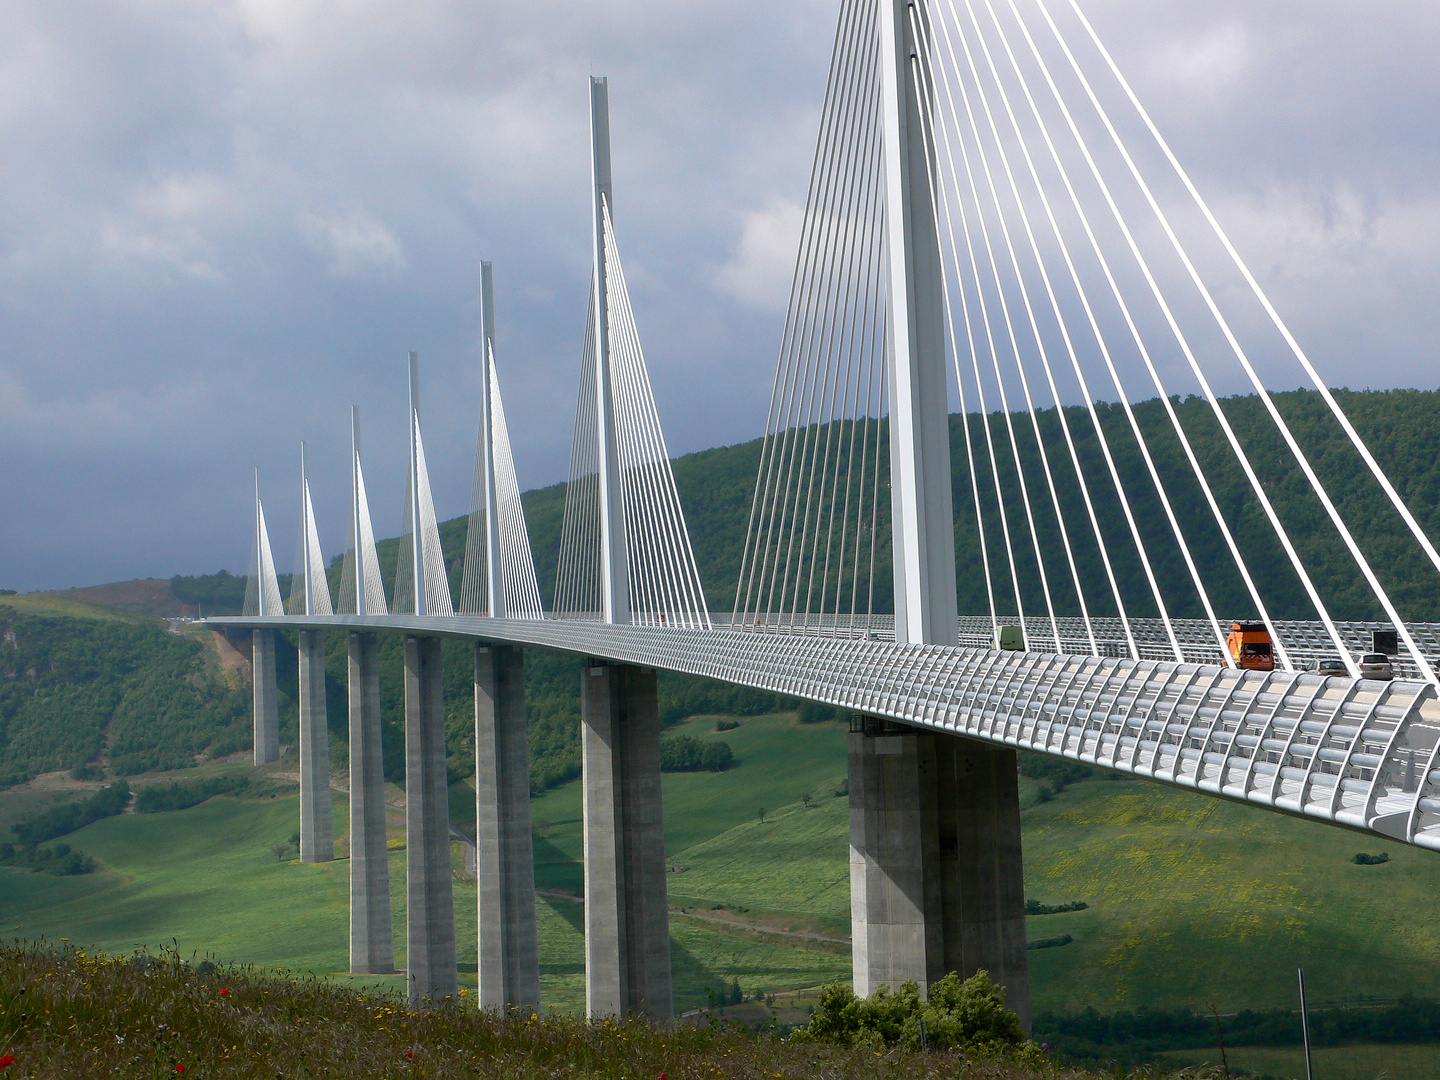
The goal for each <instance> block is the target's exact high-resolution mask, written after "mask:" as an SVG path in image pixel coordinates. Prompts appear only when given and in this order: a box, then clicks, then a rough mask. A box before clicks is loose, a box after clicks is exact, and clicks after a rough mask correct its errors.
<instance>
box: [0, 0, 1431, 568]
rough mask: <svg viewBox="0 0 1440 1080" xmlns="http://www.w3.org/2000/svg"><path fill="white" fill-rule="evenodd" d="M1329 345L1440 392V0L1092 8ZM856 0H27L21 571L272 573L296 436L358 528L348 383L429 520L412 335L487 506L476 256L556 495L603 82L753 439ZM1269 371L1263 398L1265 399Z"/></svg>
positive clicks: (461, 469)
mask: <svg viewBox="0 0 1440 1080" xmlns="http://www.w3.org/2000/svg"><path fill="white" fill-rule="evenodd" d="M1087 11H1090V12H1091V13H1092V15H1093V17H1094V19H1095V22H1096V25H1097V28H1098V29H1099V31H1100V33H1101V34H1102V35H1103V36H1104V37H1105V39H1106V41H1107V42H1108V43H1109V44H1110V45H1111V47H1112V48H1113V50H1114V51H1115V53H1116V56H1117V59H1118V60H1119V62H1120V63H1121V65H1122V66H1123V67H1124V68H1125V70H1126V71H1127V72H1128V73H1129V74H1130V75H1131V77H1132V78H1133V79H1134V81H1135V84H1136V87H1137V90H1138V92H1139V93H1140V94H1141V95H1142V97H1143V98H1144V100H1145V101H1146V102H1147V104H1148V105H1149V106H1150V108H1151V109H1152V111H1153V112H1154V114H1155V116H1156V118H1157V120H1158V121H1159V122H1160V123H1161V125H1162V126H1163V128H1164V130H1165V131H1166V132H1167V134H1168V135H1169V136H1170V137H1171V138H1172V140H1173V142H1174V144H1175V146H1176V148H1177V151H1179V152H1180V154H1181V156H1182V157H1183V159H1184V160H1185V161H1186V163H1187V164H1188V165H1189V166H1190V167H1191V168H1192V169H1193V171H1194V173H1195V175H1196V178H1197V181H1198V182H1199V183H1200V184H1201V186H1202V188H1203V189H1204V191H1205V192H1206V194H1207V195H1208V196H1210V197H1211V198H1212V199H1213V201H1214V204H1215V206H1216V209H1217V212H1218V213H1220V215H1221V217H1222V220H1224V221H1225V223H1226V225H1227V227H1228V228H1230V229H1231V230H1232V232H1233V233H1234V235H1235V237H1236V240H1237V243H1239V244H1240V246H1241V248H1242V250H1243V251H1244V253H1245V254H1246V256H1247V258H1249V259H1251V260H1252V263H1253V265H1254V266H1255V268H1256V270H1257V272H1258V273H1259V274H1260V275H1261V277H1262V280H1263V281H1264V283H1265V284H1266V286H1267V288H1270V289H1271V290H1272V294H1273V295H1274V297H1275V299H1276V301H1277V303H1278V304H1279V306H1280V307H1281V309H1282V311H1283V312H1284V313H1285V315H1286V317H1287V318H1288V319H1290V320H1291V322H1292V325H1293V326H1294V327H1295V329H1296V330H1297V332H1298V333H1299V334H1300V336H1301V339H1302V340H1303V341H1304V342H1305V343H1306V344H1307V346H1309V347H1311V348H1312V349H1313V352H1314V355H1315V357H1316V360H1317V363H1319V364H1320V366H1321V368H1322V370H1323V371H1325V372H1326V374H1327V375H1329V376H1330V377H1331V378H1332V379H1333V380H1334V381H1336V382H1339V383H1349V384H1351V385H1365V384H1369V385H1377V386H1378V385H1430V386H1433V385H1435V384H1436V378H1435V375H1434V371H1435V366H1434V360H1433V351H1432V347H1431V345H1430V343H1431V342H1432V341H1434V340H1436V338H1437V333H1440V325H1437V322H1440V313H1437V309H1436V306H1435V305H1434V304H1433V300H1432V297H1433V293H1434V287H1435V282H1436V270H1437V261H1440V179H1437V178H1440V170H1437V169H1436V161H1435V157H1436V153H1437V150H1436V148H1437V147H1440V138H1437V134H1440V132H1437V127H1440V123H1437V115H1440V109H1437V104H1440V102H1437V93H1440V91H1437V88H1436V86H1435V84H1434V79H1433V74H1432V69H1433V59H1432V58H1433V55H1434V53H1435V48H1436V45H1437V41H1440V10H1437V9H1436V7H1435V6H1434V5H1433V4H1432V3H1428V2H1409V3H1406V2H1394V3H1389V4H1386V5H1383V6H1375V5H1356V4H1353V3H1339V2H1330V3H1325V2H1315V0H1307V2H1306V3H1303V4H1302V3H1298V2H1295V3H1269V4H1264V5H1256V4H1254V3H1242V2H1239V0H1212V2H1210V3H1206V4H1197V3H1195V2H1193V0H1184V2H1181V0H1144V2H1141V0H1106V2H1103V3H1102V2H1099V0H1095V2H1092V3H1090V4H1088V5H1087ZM834 17H835V10H834V4H833V3H829V2H827V3H818V2H806V3H800V4H793V5H777V4H771V3H761V2H754V0H751V2H741V3H735V2H730V3H717V2H713V0H711V2H702V0H693V2H685V3H671V4H653V3H646V4H641V3H628V2H625V3H621V2H617V3H606V4H581V3H567V2H563V0H562V2H558V3H554V4H550V5H546V6H544V7H543V8H535V7H534V6H525V5H500V4H494V3H487V4H480V5H477V4H474V3H460V2H458V0H411V2H409V3H405V4H401V3H397V2H391V0H365V2H360V3H357V2H355V0H346V2H343V3H342V2H340V0H284V2H282V0H229V2H221V0H210V2H204V0H131V2H128V3H107V2H99V0H91V2H86V0H76V2H73V3H68V4H64V5H56V4H51V3H46V2H44V0H12V2H11V3H8V4H6V5H5V6H4V7H3V8H0V145H3V146H4V147H5V152H4V154H3V155H0V460H3V461H4V462H5V469H4V478H5V479H4V483H3V487H0V585H4V586H8V587H15V588H35V587H50V586H63V585H71V584H84V583H89V582H95V581H103V580H110V579H114V578H116V577H121V576H134V575H146V574H169V573H173V572H176V571H185V572H199V571H205V570H210V569H214V568H216V567H219V566H228V567H230V568H232V569H243V567H244V564H245V561H246V559H247V557H248V513H249V511H248V506H247V501H246V500H247V493H248V490H249V485H250V482H251V468H252V466H253V465H254V464H256V463H258V464H259V465H260V466H261V468H262V474H263V478H264V487H265V492H266V495H267V500H268V503H269V507H270V515H271V520H272V530H273V533H274V536H275V542H276V548H277V556H278V557H279V558H280V559H281V560H282V562H283V563H288V561H289V558H290V554H291V550H290V548H291V542H292V541H291V533H292V531H293V528H294V522H295V520H296V515H295V507H294V506H293V505H292V503H293V501H294V499H293V492H294V490H295V483H294V479H295V478H294V473H295V470H296V464H295V461H296V456H297V450H298V442H299V440H300V439H301V438H306V439H308V440H309V442H310V449H311V457H312V462H313V464H312V475H313V478H314V486H315V489H316V494H317V497H318V498H319V507H318V509H319V512H320V516H321V526H320V527H321V532H322V538H323V539H324V540H325V541H326V546H327V549H329V550H332V551H333V550H335V549H336V548H337V547H338V545H339V544H340V543H341V542H342V541H343V524H342V522H343V519H344V502H345V499H346V490H347V489H346V483H345V479H344V476H345V472H344V454H345V447H346V445H347V442H348V432H347V423H348V405H349V404H350V403H351V402H352V401H353V402H357V403H358V404H359V405H360V406H361V409H362V415H363V418H364V423H365V435H366V450H367V453H366V456H367V468H368V471H369V473H370V479H371V493H372V503H373V505H374V507H375V512H376V516H377V528H379V529H381V530H382V531H384V532H389V531H391V530H392V529H394V528H395V527H396V526H397V525H398V521H399V503H400V501H401V498H402V492H403V476H402V474H403V464H402V462H403V456H404V453H403V447H404V437H403V409H404V406H403V401H404V373H403V357H404V352H405V350H406V349H410V348H414V349H418V350H419V351H420V353H421V357H422V378H423V383H424V389H423V391H422V394H423V404H424V414H425V426H426V443H427V451H428V453H429V455H430V458H431V470H432V475H433V476H434V477H435V478H436V498H437V503H438V505H439V508H440V510H441V512H442V513H443V514H445V515H447V516H448V515H450V514H455V513H459V512H461V511H463V510H464V509H465V504H466V500H467V498H468V491H469V483H470V481H469V469H470V464H471V460H472V454H473V446H472V442H471V440H472V439H473V432H474V419H475V418H474V401H475V395H476V390H477V387H476V379H475V372H474V354H475V348H474V337H475V333H476V330H477V323H478V302H477V299H476V295H475V294H476V279H477V272H476V264H477V262H478V260H480V259H481V258H488V259H493V260H494V262H495V264H496V276H497V294H498V295H497V300H498V302H499V306H500V312H499V319H500V339H499V349H500V356H499V359H500V363H501V365H502V367H501V378H502V381H503V383H504V386H505V393H506V402H507V407H508V408H509V410H510V428H511V433H512V437H513V439H514V441H515V449H516V459H517V466H518V468H519V472H520V479H521V482H522V484H523V485H525V486H532V485H536V484H542V483H549V482H553V481H555V480H558V479H560V478H562V477H563V475H564V471H565V466H566V459H567V456H568V448H569V439H570V422H571V416H570V413H571V409H572V408H573V400H574V384H575V379H576V374H577V367H578V359H579V357H578V351H579V339H580V335H581V331H582V329H583V320H584V294H585V287H586V279H587V275H588V261H589V236H588V232H587V229H588V216H587V202H586V200H587V194H586V192H587V184H586V180H587V172H588V130H587V116H586V95H585V77H586V75H587V74H589V73H592V72H593V73H596V74H606V75H609V76H610V79H611V97H612V109H613V113H614V142H615V165H616V223H617V228H618V231H619V238H620V243H621V247H622V251H623V254H624V256H625V258H626V269H627V273H628V275H629V280H630V284H631V290H632V297H633V299H634V302H635V306H636V312H637V318H638V319H639V322H640V329H641V333H642V335H643V336H644V339H645V344H646V349H647V354H648V358H649V361H650V366H651V371H652V376H653V378H654V381H655V386H656V396H657V399H658V402H659V405H660V409H661V415H662V419H663V420H664V421H665V423H666V426H667V435H668V436H669V439H670V445H671V449H672V451H674V452H685V451H689V450H694V449H699V448H702V447H705V446H709V445H713V444H716V443H719V442H726V441H735V440H739V439H744V438H749V437H753V436H754V435H756V434H758V432H759V431H760V429H761V427H762V426H763V422H764V407H765V403H766V401H767V400H768V391H769V381H770V377H771V373H772V365H773V363H774V352H775V349H776V346H777V344H778V335H779V331H780V320H781V318H782V315H783V306H784V300H785V296H784V292H785V289H786V288H787V286H788V274H789V268H788V265H787V262H786V259H787V256H786V245H787V243H788V242H790V239H791V237H793V235H794V230H795V228H796V223H797V221H798V210H797V208H798V206H799V205H800V204H801V203H803V199H804V190H805V183H806V179H807V176H808V170H809V159H810V154H811V149H812V145H813V140H814V128H815V123H816V120H817V117H818V113H819V104H820V96H821V92H822V90H823V83H824V77H825V69H826V63H827V61H828V57H829V50H830V43H831V38H832V35H833V23H834ZM1236 388H1238V387H1230V388H1229V389H1236Z"/></svg>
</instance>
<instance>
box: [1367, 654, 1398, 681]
mask: <svg viewBox="0 0 1440 1080" xmlns="http://www.w3.org/2000/svg"><path fill="white" fill-rule="evenodd" d="M1360 677H1361V678H1362V679H1380V680H1382V681H1384V682H1389V681H1390V680H1391V679H1393V678H1395V668H1394V667H1392V666H1391V664H1390V657H1388V656H1386V655H1385V654H1384V653H1378V652H1367V653H1365V654H1364V655H1363V656H1361V657H1360Z"/></svg>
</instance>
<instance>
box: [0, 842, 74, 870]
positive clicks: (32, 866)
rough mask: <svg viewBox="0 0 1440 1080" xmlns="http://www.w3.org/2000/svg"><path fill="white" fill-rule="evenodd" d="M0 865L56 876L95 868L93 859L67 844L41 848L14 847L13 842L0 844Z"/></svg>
mask: <svg viewBox="0 0 1440 1080" xmlns="http://www.w3.org/2000/svg"><path fill="white" fill-rule="evenodd" d="M0 865H5V866H20V867H24V868H25V869H27V870H33V871H35V872H36V873H40V872H42V871H43V872H44V873H47V874H54V875H55V876H56V877H69V876H70V875H72V874H89V873H93V872H94V871H95V870H96V869H97V866H96V863H95V860H94V859H92V858H91V857H90V856H89V855H86V854H85V853H84V852H83V851H78V850H76V849H75V848H72V847H71V846H70V845H69V844H56V845H54V846H53V847H42V848H33V847H32V848H16V847H15V846H14V845H13V844H0Z"/></svg>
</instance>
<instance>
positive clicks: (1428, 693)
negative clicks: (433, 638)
mask: <svg viewBox="0 0 1440 1080" xmlns="http://www.w3.org/2000/svg"><path fill="white" fill-rule="evenodd" d="M206 622H207V623H209V624H212V625H230V626H245V627H274V628H277V629H280V628H287V629H299V628H301V627H317V628H319V627H326V628H335V629H352V630H372V631H390V632H409V633H421V634H434V635H442V636H451V637H464V638H472V639H482V640H488V641H500V642H508V643H512V644H517V645H534V646H542V647H545V648H552V649H560V650H563V651H566V652H572V653H580V654H583V655H586V656H593V657H600V658H604V659H607V660H614V661H618V662H622V663H628V664H638V665H641V666H645V667H654V668H659V669H663V670H666V671H676V672H682V673H686V674H691V675H703V676H706V677H708V678H713V679H720V680H722V681H724V682H729V683H734V684H736V685H740V686H749V687H754V688H756V689H762V690H770V691H775V692H778V693H782V694H788V695H791V696H794V697H797V698H804V699H807V700H810V701H816V702H821V703H824V704H829V705H836V706H840V707H842V708H846V709H852V710H855V711H857V712H863V713H866V714H869V715H873V716H879V717H885V718H887V719H891V720H895V721H898V722H900V723H904V724H911V725H914V726H917V727H927V728H933V729H935V730H938V731H945V732H949V733H951V734H956V735H964V736H967V737H969V738H974V739H981V740H984V741H987V742H993V743H999V744H1003V745H1007V746H1015V747H1019V748H1023V749H1026V750H1034V751H1037V752H1040V753H1045V754H1051V755H1054V756H1057V757H1065V758H1072V759H1074V760H1077V761H1084V762H1089V763H1093V764H1097V765H1103V766H1105V767H1107V768H1111V769H1116V770H1119V771H1121V772H1126V773H1133V774H1135V775H1137V776H1144V777H1149V778H1152V779H1154V780H1157V781H1160V782H1163V783H1168V784H1174V785H1176V786H1179V787H1187V788H1193V789H1197V790H1200V791H1204V792H1208V793H1211V794H1214V795H1218V796H1222V797H1226V798H1231V799H1236V800H1240V801H1244V802H1250V803H1255V804H1258V805H1261V806H1265V807H1268V808H1271V809H1275V810H1280V811H1285V812H1289V813H1295V814H1302V815H1305V816H1310V817H1316V818H1321V819H1323V820H1326V821H1331V822H1334V823H1336V824H1340V825H1345V826H1350V827H1352V828H1355V829H1360V830H1363V831H1368V832H1372V833H1377V834H1379V835H1382V836H1385V837H1387V838H1390V839H1393V840H1399V841H1403V842H1405V843H1412V844H1417V845H1419V846H1421V847H1427V848H1432V849H1436V850H1440V767H1437V754H1440V701H1437V699H1436V694H1435V689H1434V687H1432V686H1431V685H1430V684H1429V683H1422V682H1411V681H1404V680H1396V681H1393V682H1377V681H1373V680H1365V679H1350V678H1337V677H1322V676H1319V675H1316V674H1311V673H1295V672H1284V671H1273V672H1258V671H1237V670H1234V669H1231V668H1224V667H1220V666H1218V665H1207V664H1193V663H1176V662H1175V661H1167V660H1156V659H1141V660H1131V659H1121V658H1113V657H1093V656H1088V655H1083V656H1082V655H1065V654H1059V653H1044V652H995V651H993V650H990V649H985V648H978V647H973V646H969V647H967V646H963V645H962V646H939V645H904V644H898V643H896V642H895V641H893V640H884V639H879V638H876V639H871V638H854V637H835V636H829V635H824V636H822V635H819V634H788V633H769V632H763V631H762V632H757V631H756V630H754V629H741V628H717V629H713V630H685V629H671V628H667V627H663V626H611V625H606V624H603V623H598V622H583V621H571V620H560V619H550V620H543V621H532V620H521V619H490V618H485V617H483V616H467V615H456V616H443V617H442V616H437V617H417V616H414V615H388V616H364V617H361V616H354V615H334V616H284V617H271V618H255V617H235V618H217V619H208V620H206Z"/></svg>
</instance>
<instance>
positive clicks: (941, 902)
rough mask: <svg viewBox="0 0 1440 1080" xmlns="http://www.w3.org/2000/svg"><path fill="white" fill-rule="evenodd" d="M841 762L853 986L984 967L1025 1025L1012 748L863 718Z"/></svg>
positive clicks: (862, 989) (868, 988) (927, 980)
mask: <svg viewBox="0 0 1440 1080" xmlns="http://www.w3.org/2000/svg"><path fill="white" fill-rule="evenodd" d="M849 769H850V912H851V915H850V918H851V930H852V939H853V957H854V985H855V992H856V993H857V994H860V995H862V996H867V995H869V994H870V993H872V992H873V991H874V990H876V989H877V988H878V987H880V986H881V985H888V986H891V987H898V986H899V985H900V984H901V983H903V982H905V981H906V980H911V979H913V980H914V981H915V982H917V983H919V984H920V990H921V993H922V994H924V993H926V992H928V988H929V986H930V985H931V984H932V983H934V982H937V981H938V980H939V979H940V978H942V977H943V976H944V975H946V974H947V973H949V972H951V971H958V972H959V973H960V975H961V977H962V978H969V977H970V976H971V975H973V974H974V973H975V972H976V971H979V970H981V969H984V970H985V971H988V972H989V973H990V976H991V978H993V979H994V980H995V981H996V982H997V983H999V984H1000V985H1001V986H1003V987H1005V1001H1006V1004H1007V1005H1008V1006H1009V1007H1010V1008H1011V1009H1013V1010H1015V1012H1016V1013H1018V1014H1019V1016H1020V1020H1021V1023H1022V1024H1023V1025H1024V1027H1025V1029H1026V1030H1027V1031H1028V1030H1029V1029H1030V965H1029V956H1028V954H1027V952H1026V941H1025V882H1024V863H1023V857H1022V853H1021V845H1020V797H1019V789H1018V784H1017V782H1016V767H1015V751H1014V750H1012V749H1008V748H1004V747H992V746H989V745H986V744H984V743H980V742H976V741H974V740H971V739H963V738H959V737H956V736H952V735H944V734H940V733H935V732H919V731H915V730H914V729H913V728H905V727H903V726H900V725H894V724H891V723H889V722H887V721H882V720H877V719H874V718H872V717H864V718H860V719H859V720H858V721H857V723H856V724H855V725H854V726H853V727H852V730H851V733H850V745H849Z"/></svg>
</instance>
